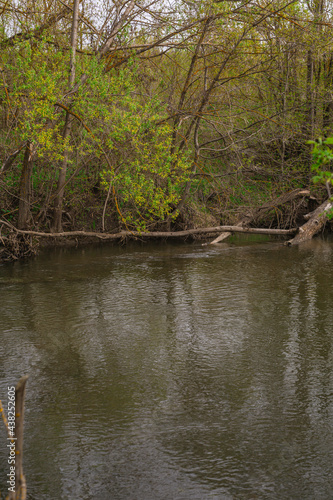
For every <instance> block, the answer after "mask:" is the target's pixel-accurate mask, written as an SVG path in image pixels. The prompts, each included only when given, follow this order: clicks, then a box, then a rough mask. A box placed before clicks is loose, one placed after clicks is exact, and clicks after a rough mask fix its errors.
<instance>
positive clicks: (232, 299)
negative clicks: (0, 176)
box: [0, 238, 333, 500]
mask: <svg viewBox="0 0 333 500" xmlns="http://www.w3.org/2000/svg"><path fill="white" fill-rule="evenodd" d="M0 290H1V304H0V310H1V324H0V379H1V382H0V394H1V398H2V399H3V402H4V406H6V401H7V400H6V394H7V386H8V385H13V384H15V383H16V382H17V380H18V379H19V378H20V376H22V375H24V374H29V375H30V378H29V380H28V384H27V395H26V414H25V449H24V466H25V467H24V468H25V473H26V477H27V484H28V499H30V500H36V499H38V500H44V499H45V500H67V499H68V500H76V499H78V500H90V499H91V500H92V499H94V500H113V499H114V500H169V499H170V500H190V499H191V500H192V499H195V500H205V499H221V500H224V499H226V500H229V499H230V500H231V499H233V500H238V499H252V500H254V499H278V500H281V499H282V500H283V499H300V500H307V499H315V500H321V499H323V500H328V499H332V498H333V308H332V305H333V240H332V239H331V240H329V239H328V240H327V239H326V240H323V239H315V240H314V241H312V242H310V243H307V244H304V245H302V246H300V247H296V248H286V247H283V246H281V243H280V242H277V241H273V242H272V241H269V240H268V239H265V238H261V239H258V238H243V239H237V238H236V239H234V240H233V241H231V242H228V243H223V244H221V245H219V246H214V247H207V246H206V247H203V246H201V245H200V244H199V243H195V244H182V245H176V244H172V245H171V244H167V243H163V244H154V245H153V244H149V245H148V244H147V245H139V244H137V245H134V244H133V245H129V246H126V247H120V246H98V247H92V248H85V249H83V250H82V249H72V250H68V249H67V250H58V251H54V252H47V253H45V254H43V255H41V256H39V257H38V258H35V259H32V260H28V261H24V262H19V263H15V264H10V265H4V266H1V267H0ZM0 426H1V429H0V438H1V439H2V443H5V437H6V436H5V432H4V426H3V425H1V422H0ZM6 461H7V451H6V450H5V448H4V446H2V448H1V452H0V472H1V474H0V476H1V478H0V481H1V482H0V485H1V486H2V491H3V493H4V492H5V489H6V487H5V479H6V478H5V474H6V473H7V468H8V466H7V462H6Z"/></svg>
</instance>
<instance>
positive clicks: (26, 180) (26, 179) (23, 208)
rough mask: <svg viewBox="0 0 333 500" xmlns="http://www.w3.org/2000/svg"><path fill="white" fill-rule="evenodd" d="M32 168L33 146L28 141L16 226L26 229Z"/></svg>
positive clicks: (28, 215)
mask: <svg viewBox="0 0 333 500" xmlns="http://www.w3.org/2000/svg"><path fill="white" fill-rule="evenodd" d="M32 167H33V145H32V142H31V141H28V142H27V144H26V148H25V153H24V159H23V168H22V174H21V180H20V201H19V210H18V220H17V226H18V228H19V229H26V228H27V225H28V221H29V217H30V194H31V193H30V190H31V189H30V183H31V174H32Z"/></svg>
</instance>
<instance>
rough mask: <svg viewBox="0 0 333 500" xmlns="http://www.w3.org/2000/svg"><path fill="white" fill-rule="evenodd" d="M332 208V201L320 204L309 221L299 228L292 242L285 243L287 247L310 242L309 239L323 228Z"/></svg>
mask: <svg viewBox="0 0 333 500" xmlns="http://www.w3.org/2000/svg"><path fill="white" fill-rule="evenodd" d="M332 208H333V201H332V200H326V201H325V202H324V203H322V204H321V205H320V206H319V207H318V208H317V209H316V210H315V211H314V212H312V215H311V217H310V219H309V220H308V221H307V222H306V223H305V224H303V226H301V227H300V228H299V230H298V233H297V234H296V236H295V237H294V238H293V239H292V240H289V241H287V245H289V246H292V245H298V244H299V243H303V241H307V240H311V238H312V237H313V236H314V235H315V234H317V233H318V232H319V231H320V230H321V229H322V228H323V227H324V226H325V224H326V222H327V220H328V214H329V212H330V210H332Z"/></svg>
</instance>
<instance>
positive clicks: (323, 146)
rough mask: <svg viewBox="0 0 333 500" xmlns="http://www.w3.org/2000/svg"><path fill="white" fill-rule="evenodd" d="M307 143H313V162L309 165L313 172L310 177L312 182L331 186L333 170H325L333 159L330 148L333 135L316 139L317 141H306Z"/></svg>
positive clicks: (332, 183) (332, 142)
mask: <svg viewBox="0 0 333 500" xmlns="http://www.w3.org/2000/svg"><path fill="white" fill-rule="evenodd" d="M307 144H311V145H313V149H312V158H313V163H312V166H311V170H312V171H313V172H315V175H314V177H313V178H312V180H313V182H314V183H316V184H317V183H321V184H325V185H326V186H327V185H330V186H332V185H333V172H332V171H331V170H327V167H328V166H329V165H330V164H331V163H332V161H333V151H332V149H331V148H330V146H332V145H333V137H329V138H327V139H325V140H322V139H318V140H317V141H307Z"/></svg>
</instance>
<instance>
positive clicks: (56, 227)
mask: <svg viewBox="0 0 333 500" xmlns="http://www.w3.org/2000/svg"><path fill="white" fill-rule="evenodd" d="M78 19H79V0H74V8H73V21H72V32H71V49H72V52H71V59H70V71H69V82H68V83H69V88H71V87H73V85H74V83H75V55H76V45H77V31H78ZM71 128H72V116H71V115H70V114H69V113H66V121H65V127H64V130H63V134H62V136H63V138H64V140H66V139H67V138H68V137H69V136H70V133H71ZM67 162H68V151H65V153H64V159H63V162H62V166H61V168H60V171H59V177H58V185H57V194H56V197H55V200H54V212H53V223H52V231H53V232H59V231H61V230H62V204H63V198H64V189H65V183H66V174H67Z"/></svg>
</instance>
